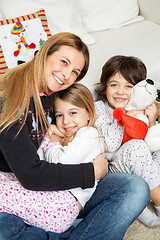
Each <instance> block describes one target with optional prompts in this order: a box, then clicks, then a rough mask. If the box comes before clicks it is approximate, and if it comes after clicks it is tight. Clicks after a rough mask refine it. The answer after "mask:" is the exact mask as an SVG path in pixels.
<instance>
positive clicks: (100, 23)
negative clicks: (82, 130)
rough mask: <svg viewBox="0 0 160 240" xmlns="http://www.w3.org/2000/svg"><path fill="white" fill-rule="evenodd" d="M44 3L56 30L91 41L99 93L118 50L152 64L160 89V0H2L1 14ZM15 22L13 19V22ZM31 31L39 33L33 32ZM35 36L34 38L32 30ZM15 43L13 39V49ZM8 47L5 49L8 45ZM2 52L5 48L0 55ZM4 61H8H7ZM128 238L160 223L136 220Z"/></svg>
mask: <svg viewBox="0 0 160 240" xmlns="http://www.w3.org/2000/svg"><path fill="white" fill-rule="evenodd" d="M41 8H43V9H45V12H46V16H47V19H48V25H49V28H50V31H51V33H52V34H55V33H56V32H60V31H70V32H73V33H75V34H77V35H79V36H80V37H81V38H82V39H83V40H84V41H85V42H86V43H87V44H88V47H89V50H90V67H89V71H88V73H87V75H86V76H85V78H84V79H83V80H82V81H81V82H82V83H83V84H85V85H86V86H87V87H89V89H90V90H91V91H92V93H93V95H94V97H95V99H96V97H97V96H96V94H95V91H94V90H95V86H96V84H97V83H98V82H99V78H100V75H101V68H102V66H103V64H104V63H105V62H106V61H107V59H109V58H110V57H111V56H113V55H117V54H122V55H130V56H135V57H138V58H140V59H141V60H142V61H143V62H144V63H145V64H146V66H147V70H148V77H149V78H152V79H153V80H154V81H155V82H156V85H157V88H158V89H160V14H159V13H160V1H159V0H121V1H120V0H98V1H97V0H80V1H79V0H0V18H1V20H4V19H10V18H15V17H18V16H22V15H25V14H30V13H34V12H35V11H38V10H40V9H41ZM0 23H1V24H0V46H2V45H3V43H4V39H9V38H8V35H7V33H6V32H5V34H3V33H4V30H3V24H4V21H2V22H0ZM27 23H28V22H27ZM5 24H8V22H7V23H6V22H5ZM9 24H12V25H13V23H12V22H10V23H9ZM28 26H30V25H28ZM35 32H36V31H35ZM6 36H7V37H6ZM31 36H32V37H33V39H34V36H33V34H31ZM44 38H45V36H44ZM29 40H32V38H31V37H30V36H28V41H29ZM8 41H9V40H8ZM35 41H36V39H35ZM2 42H3V43H2ZM10 45H11V44H8V45H7V51H9V49H10ZM0 50H1V49H0ZM2 52H3V55H4V52H5V47H4V46H2ZM1 55H2V53H1V51H0V57H1ZM7 55H8V56H9V59H11V58H12V57H13V54H12V55H11V53H8V52H7V53H6V57H7ZM6 59H7V58H6ZM6 59H5V60H6ZM0 61H1V60H0ZM6 61H7V60H6ZM0 64H1V65H2V66H3V63H2V62H0ZM8 64H9V63H8ZM124 239H125V240H146V239H149V240H158V239H160V228H155V229H150V228H148V227H146V226H144V225H143V224H141V223H140V222H139V221H138V220H136V221H135V222H134V223H133V224H132V225H131V226H130V227H129V229H128V231H127V233H126V235H125V237H124ZM115 240H116V239H115Z"/></svg>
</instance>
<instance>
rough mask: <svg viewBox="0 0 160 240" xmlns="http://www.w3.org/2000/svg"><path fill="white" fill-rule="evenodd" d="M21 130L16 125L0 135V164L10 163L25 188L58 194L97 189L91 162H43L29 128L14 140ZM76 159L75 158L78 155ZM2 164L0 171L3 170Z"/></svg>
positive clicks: (25, 128)
mask: <svg viewBox="0 0 160 240" xmlns="http://www.w3.org/2000/svg"><path fill="white" fill-rule="evenodd" d="M18 130H19V124H18V123H16V124H14V125H13V126H12V127H10V128H9V129H8V130H6V131H4V132H3V133H2V134H1V135H0V150H1V158H2V159H1V163H2V162H3V163H5V161H6V162H7V164H8V168H10V171H11V172H13V173H14V174H15V175H16V177H17V178H18V180H19V181H20V182H21V184H22V185H23V186H24V187H25V188H27V189H30V190H36V191H38V190H41V191H54V190H55V191H56V190H65V189H70V188H76V187H82V188H90V187H93V186H94V181H95V175H94V166H93V164H92V163H84V164H66V165H63V164H60V163H58V164H53V163H52V164H51V163H49V162H46V161H40V158H39V156H38V154H37V149H36V147H35V146H34V144H33V142H32V140H31V138H30V136H29V132H28V128H27V125H24V127H23V129H22V130H21V132H20V134H19V135H18V136H17V137H15V136H16V133H17V132H18ZM74 157H75V159H76V155H75V156H74ZM1 163H0V166H1V167H0V170H1V169H2V168H3V166H2V165H1ZM4 165H6V163H5V164H4Z"/></svg>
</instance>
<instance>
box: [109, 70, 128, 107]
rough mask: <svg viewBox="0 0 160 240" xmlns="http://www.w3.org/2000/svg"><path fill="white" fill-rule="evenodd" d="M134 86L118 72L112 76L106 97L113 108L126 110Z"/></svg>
mask: <svg viewBox="0 0 160 240" xmlns="http://www.w3.org/2000/svg"><path fill="white" fill-rule="evenodd" d="M132 87H133V84H131V83H129V82H127V81H126V79H125V78H124V77H122V75H121V74H120V73H119V72H118V73H116V74H115V75H114V76H112V77H111V78H110V79H109V81H108V83H107V88H106V97H107V100H108V104H109V106H110V107H111V108H113V109H115V108H117V107H120V108H124V107H125V106H126V105H127V104H128V102H129V100H130V96H131V89H132Z"/></svg>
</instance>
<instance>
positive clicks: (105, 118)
mask: <svg viewBox="0 0 160 240" xmlns="http://www.w3.org/2000/svg"><path fill="white" fill-rule="evenodd" d="M95 108H96V114H97V120H96V123H95V126H96V127H97V129H98V130H99V132H100V134H101V135H102V136H103V137H104V140H105V144H106V149H107V152H114V151H115V150H117V149H118V148H119V147H120V145H121V143H122V139H123V134H124V127H123V126H119V125H118V124H117V121H116V120H114V118H113V111H112V112H110V111H109V110H108V108H107V105H105V104H104V102H102V101H98V102H95Z"/></svg>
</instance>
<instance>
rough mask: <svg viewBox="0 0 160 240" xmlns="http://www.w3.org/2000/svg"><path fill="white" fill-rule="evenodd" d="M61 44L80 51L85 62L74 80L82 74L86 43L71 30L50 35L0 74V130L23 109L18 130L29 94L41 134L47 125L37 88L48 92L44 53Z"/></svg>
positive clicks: (49, 53) (47, 53) (86, 51)
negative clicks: (31, 53)
mask: <svg viewBox="0 0 160 240" xmlns="http://www.w3.org/2000/svg"><path fill="white" fill-rule="evenodd" d="M61 46H70V47H73V48H75V49H77V50H78V51H80V52H82V53H83V55H84V58H85V65H84V67H83V69H82V71H81V74H80V75H79V76H78V78H77V80H76V81H79V80H81V79H82V78H83V77H84V76H85V74H86V72H87V70H88V67H89V51H88V47H87V46H86V44H85V43H83V42H82V40H81V39H80V38H79V37H78V36H76V35H74V34H72V33H66V32H65V33H58V34H55V35H54V36H52V37H50V38H49V39H48V40H47V41H46V42H45V43H44V44H43V45H42V47H41V48H40V50H39V51H38V52H37V54H36V55H35V56H34V58H33V59H32V60H31V61H29V62H27V63H24V64H21V65H19V66H17V67H15V68H12V69H10V70H9V71H8V72H6V73H5V74H4V75H3V76H2V77H0V104H1V106H0V110H1V112H0V114H1V119H0V132H2V131H3V130H4V129H6V128H7V127H9V126H10V125H11V124H13V123H15V122H16V121H17V120H18V119H20V117H21V116H22V114H23V113H25V117H24V121H23V124H22V125H21V128H20V130H21V129H22V127H23V126H24V123H25V121H26V118H27V114H28V110H29V103H30V98H31V97H33V101H34V104H35V109H36V122H37V128H38V123H40V126H41V129H42V133H43V134H44V132H45V130H46V128H47V127H48V122H47V119H46V117H45V114H44V110H43V106H42V103H41V99H40V96H39V92H44V93H45V94H46V95H49V92H48V87H47V83H46V81H45V66H46V59H47V56H49V55H52V54H53V53H54V52H56V51H58V50H59V49H60V47H61ZM20 130H19V132H20Z"/></svg>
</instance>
